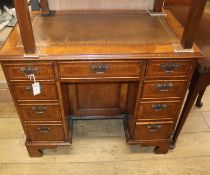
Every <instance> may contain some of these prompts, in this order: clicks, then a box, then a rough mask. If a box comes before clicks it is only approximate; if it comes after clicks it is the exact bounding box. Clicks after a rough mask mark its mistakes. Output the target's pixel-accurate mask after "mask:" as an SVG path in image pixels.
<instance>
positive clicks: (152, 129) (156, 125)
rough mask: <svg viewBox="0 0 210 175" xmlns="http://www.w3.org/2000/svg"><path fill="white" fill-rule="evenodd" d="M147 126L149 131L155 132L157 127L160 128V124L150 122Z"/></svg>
mask: <svg viewBox="0 0 210 175" xmlns="http://www.w3.org/2000/svg"><path fill="white" fill-rule="evenodd" d="M147 128H148V129H149V131H150V132H157V131H158V129H160V128H162V125H161V124H151V125H148V126H147Z"/></svg>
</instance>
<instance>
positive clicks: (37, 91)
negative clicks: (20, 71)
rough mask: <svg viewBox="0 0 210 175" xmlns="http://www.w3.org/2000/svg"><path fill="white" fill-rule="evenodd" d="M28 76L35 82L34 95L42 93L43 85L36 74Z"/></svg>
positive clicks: (33, 85)
mask: <svg viewBox="0 0 210 175" xmlns="http://www.w3.org/2000/svg"><path fill="white" fill-rule="evenodd" d="M28 78H30V80H31V79H33V81H34V83H33V84H32V89H33V95H34V96H36V95H39V94H40V93H41V86H40V83H39V82H36V78H35V75H34V74H30V75H28Z"/></svg>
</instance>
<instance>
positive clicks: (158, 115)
mask: <svg viewBox="0 0 210 175" xmlns="http://www.w3.org/2000/svg"><path fill="white" fill-rule="evenodd" d="M179 103H180V102H179V101H175V102H174V101H173V102H168V101H167V102H163V101H158V102H141V103H140V105H139V111H138V117H137V119H138V120H158V119H171V120H173V119H174V118H175V117H176V114H177V110H178V107H179Z"/></svg>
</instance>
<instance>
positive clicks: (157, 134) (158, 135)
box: [134, 121, 173, 140]
mask: <svg viewBox="0 0 210 175" xmlns="http://www.w3.org/2000/svg"><path fill="white" fill-rule="evenodd" d="M172 124H173V122H172V121H166V122H153V123H143V122H142V123H141V122H137V123H136V128H135V133H134V140H162V139H163V140H165V139H167V138H168V137H169V135H170V131H171V129H172Z"/></svg>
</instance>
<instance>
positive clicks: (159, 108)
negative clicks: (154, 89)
mask: <svg viewBox="0 0 210 175" xmlns="http://www.w3.org/2000/svg"><path fill="white" fill-rule="evenodd" d="M152 108H153V109H154V111H162V110H163V109H165V108H167V104H161V103H159V104H153V105H152Z"/></svg>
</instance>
